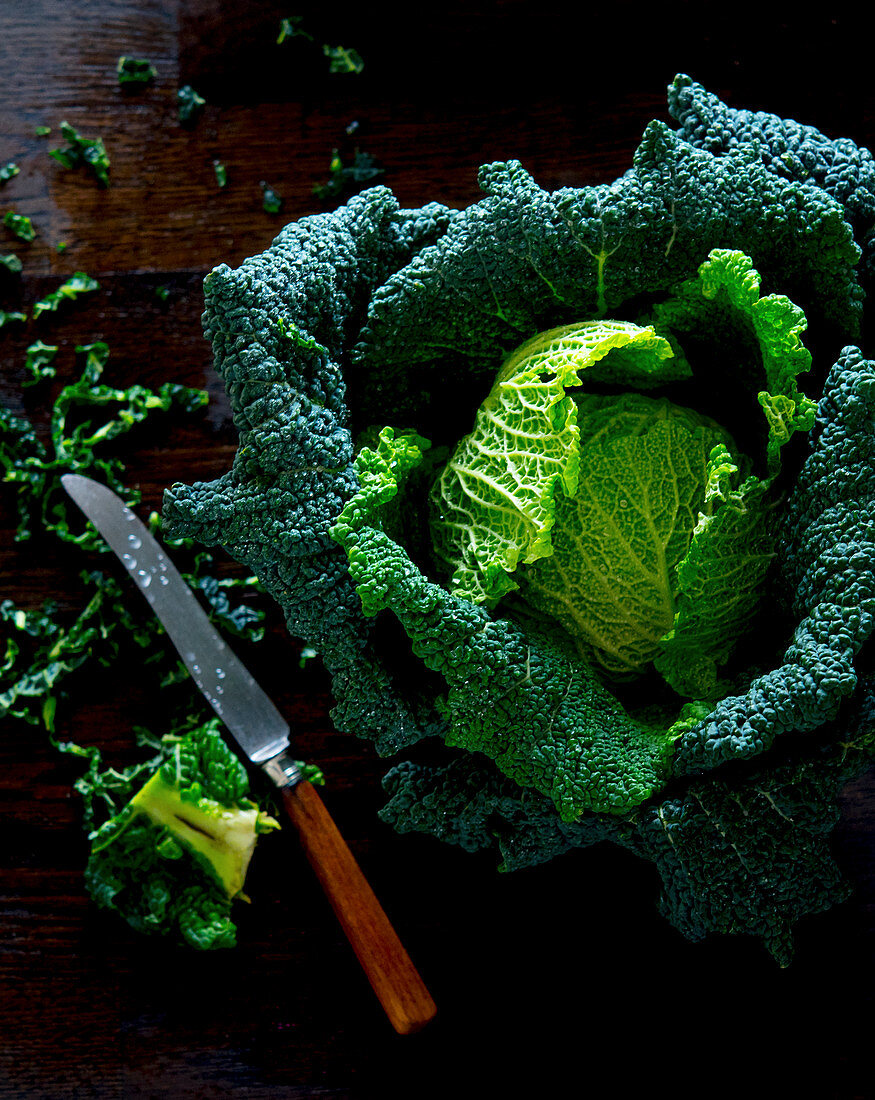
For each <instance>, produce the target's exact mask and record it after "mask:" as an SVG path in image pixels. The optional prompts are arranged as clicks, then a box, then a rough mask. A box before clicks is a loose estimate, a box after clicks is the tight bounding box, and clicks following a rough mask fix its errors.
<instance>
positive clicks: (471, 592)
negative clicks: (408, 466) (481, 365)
mask: <svg viewBox="0 0 875 1100" xmlns="http://www.w3.org/2000/svg"><path fill="white" fill-rule="evenodd" d="M687 370H688V368H687V367H686V364H685V363H681V364H678V363H676V362H674V361H673V360H672V350H671V347H670V345H669V343H668V341H667V340H665V339H664V338H663V337H660V336H657V335H656V334H655V333H654V331H653V329H652V328H641V327H640V326H638V325H633V324H630V323H628V322H623V321H585V322H583V323H581V324H577V325H568V326H565V327H563V328H559V329H551V330H550V331H549V332H545V333H541V334H539V335H538V336H536V337H534V338H533V339H532V340H529V341H528V342H527V343H525V344H523V345H522V347H520V348H518V349H517V350H516V351H515V352H514V353H513V354H512V355H511V356H510V357H509V358H508V359H507V360H506V362H505V363H504V365H503V367H502V369H501V371H500V372H499V375H498V378H497V379H496V382H495V385H494V387H493V389H492V392H491V393H490V394H489V396H488V397H487V399H486V400H485V401H484V403H483V404H482V405H481V407H480V409H479V410H478V412H477V416H476V420H475V424H474V430H473V431H472V432H471V434H470V435H468V436H466V437H465V438H464V439H463V440H462V441H461V442H460V444H459V445H458V447H457V448H456V450H455V452H454V454H453V457H452V459H451V460H450V462H449V463H448V464H447V466H446V467H445V468H444V470H443V473H442V475H441V477H440V479H439V481H438V482H437V483H436V485H435V487H434V491H433V493H432V498H431V510H432V532H433V538H434V544H435V550H436V553H437V555H438V557H439V558H442V559H443V560H444V561H445V562H446V563H447V564H448V565H450V566H451V567H452V568H453V570H454V572H453V576H452V582H451V583H452V587H453V591H454V592H455V593H456V595H460V596H464V597H466V598H468V599H472V600H474V601H476V602H482V601H484V600H496V599H498V598H499V597H501V596H503V595H504V594H505V593H507V592H509V591H511V590H512V589H514V588H516V587H517V583H516V581H515V580H514V579H513V578H512V577H511V576H510V574H512V573H513V572H514V570H515V569H516V568H517V566H518V565H519V564H520V563H522V562H532V561H535V560H537V559H538V558H541V557H544V556H546V555H549V554H550V553H551V552H552V541H551V532H552V529H553V525H554V520H555V504H554V496H555V494H556V492H557V490H561V491H563V492H564V493H566V494H568V495H572V494H573V493H574V491H575V489H576V486H577V481H578V465H579V435H580V433H579V430H578V425H577V406H576V405H575V402H574V400H573V398H572V397H571V396H569V395H568V394H567V393H566V390H567V389H569V388H575V387H578V386H580V385H581V384H582V383H583V380H584V377H585V378H586V380H587V381H594V382H595V381H599V382H604V381H613V380H614V379H616V378H619V377H623V378H624V379H625V380H626V381H627V382H628V381H631V380H634V382H635V384H638V385H657V384H661V383H663V382H665V381H669V380H672V379H674V378H676V377H678V376H679V375H681V376H682V375H684V374H685V373H686V371H687ZM584 372H585V376H584Z"/></svg>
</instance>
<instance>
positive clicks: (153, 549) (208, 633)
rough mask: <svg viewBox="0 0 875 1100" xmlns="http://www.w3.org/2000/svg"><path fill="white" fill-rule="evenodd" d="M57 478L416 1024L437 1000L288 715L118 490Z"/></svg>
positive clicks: (400, 1014) (377, 980)
mask: <svg viewBox="0 0 875 1100" xmlns="http://www.w3.org/2000/svg"><path fill="white" fill-rule="evenodd" d="M61 482H62V484H63V486H64V488H65V489H66V490H67V492H68V493H69V494H70V496H71V497H72V498H73V500H74V501H75V502H76V504H78V505H79V507H80V508H81V509H82V511H83V512H84V513H85V515H86V516H87V517H88V519H90V520H91V522H92V523H93V524H94V526H95V527H96V528H97V530H98V531H99V532H100V534H101V535H102V536H103V538H104V539H105V540H106V541H107V543H108V544H109V546H110V547H111V548H112V550H114V551H115V553H116V554H117V556H118V557H119V558H120V559H121V561H122V562H123V564H124V565H125V566H126V567H127V570H128V573H129V574H130V576H131V577H132V579H133V580H134V582H135V583H136V585H137V587H138V588H139V590H140V591H141V592H142V594H143V595H144V596H145V597H146V599H147V600H148V602H149V604H150V605H151V607H152V610H153V611H154V612H155V614H156V615H157V616H158V618H159V619H160V621H161V623H162V625H163V626H164V629H165V630H166V631H167V635H168V637H169V638H170V640H171V641H172V642H173V644H174V645H175V646H176V648H177V650H178V651H179V655H180V656H181V657H182V660H183V661H184V663H185V666H186V668H187V669H188V671H189V672H190V673H191V675H192V677H193V678H194V682H195V683H196V684H197V686H198V687H199V688H200V690H201V691H202V692H203V694H204V696H205V697H206V699H207V701H208V702H209V704H210V705H211V706H212V708H213V710H214V711H215V712H216V714H217V715H218V716H219V717H220V718H221V719H222V721H223V722H224V724H225V725H226V726H227V728H228V730H229V731H230V733H231V734H232V735H233V737H234V739H235V740H236V742H237V745H238V746H239V748H240V749H241V750H242V752H243V753H244V754H245V755H246V756H247V757H248V758H249V760H250V761H251V762H252V763H253V764H257V765H259V766H260V767H261V768H262V769H263V770H264V771H265V772H266V773H267V775H268V776H269V777H270V779H271V780H272V781H273V782H274V783H275V784H276V786H277V787H279V788H280V791H281V794H282V799H283V803H284V805H285V809H286V811H287V812H288V815H289V817H290V818H291V820H292V822H293V824H294V826H295V828H296V829H297V831H298V835H299V837H300V839H301V844H302V846H303V849H304V853H305V855H306V856H307V859H308V860H309V862H310V865H311V867H312V868H313V870H314V871H315V872H316V877H317V878H318V879H319V882H320V884H321V886H322V889H323V890H324V891H325V894H326V896H327V898H328V900H329V902H330V903H331V907H332V908H333V909H334V912H335V914H336V916H337V918H338V920H339V921H340V924H341V927H342V928H343V931H344V932H345V934H346V937H347V939H348V940H349V942H350V944H351V945H352V948H353V950H354V951H355V953H356V955H357V956H358V960H359V962H360V963H361V965H362V968H363V970H364V972H365V974H366V975H367V978H368V981H369V982H370V983H371V986H372V987H373V990H374V992H375V993H376V995H377V997H378V998H379V1001H380V1003H381V1005H382V1006H383V1009H384V1011H385V1013H386V1015H387V1016H388V1018H389V1022H390V1023H391V1024H392V1026H393V1027H394V1028H395V1030H396V1031H397V1032H399V1033H400V1034H402V1035H406V1034H410V1033H412V1032H414V1031H418V1030H419V1029H420V1028H421V1027H423V1026H424V1025H425V1024H427V1023H428V1021H429V1020H431V1019H432V1017H433V1016H434V1015H435V1012H436V1011H437V1009H436V1007H435V1003H434V1001H433V1000H432V998H431V995H430V994H429V992H428V989H427V988H426V987H425V984H424V983H423V981H422V978H421V977H420V976H419V974H418V972H417V970H416V968H415V967H414V965H413V963H412V962H411V960H410V957H409V956H408V954H407V952H406V950H405V949H404V947H403V945H402V943H401V941H400V940H399V938H398V935H397V933H396V932H395V929H394V928H393V927H392V925H391V924H390V922H389V919H388V917H387V916H386V914H385V913H384V912H383V909H382V907H381V905H380V903H379V901H378V900H377V898H376V896H375V894H374V892H373V890H372V889H371V887H370V885H369V884H368V882H367V880H366V879H365V877H364V875H363V873H362V871H361V868H360V867H359V865H358V864H357V863H356V860H355V857H354V856H353V854H352V852H350V850H349V848H348V847H347V844H346V842H345V841H344V839H343V837H342V836H341V835H340V831H339V830H338V828H337V826H336V825H335V823H334V821H333V820H332V819H331V816H330V815H329V813H328V811H327V809H326V808H325V806H324V804H323V802H322V799H321V798H320V797H319V795H318V793H317V792H316V788H315V787H314V786H313V785H312V784H311V783H309V782H307V780H305V779H304V778H303V777H302V774H301V770H300V767H299V766H298V764H297V763H296V761H295V760H294V759H293V757H292V756H291V754H290V750H289V726H288V723H287V722H286V721H285V719H284V718H283V717H282V715H281V714H280V712H279V711H278V710H277V709H276V707H275V706H274V705H273V703H272V702H271V701H270V699H269V698H268V697H267V695H266V694H265V693H264V691H263V690H262V689H261V688H260V687H259V686H258V684H257V683H256V682H255V679H254V678H253V676H252V675H251V674H250V673H249V672H248V671H247V670H246V668H245V667H244V666H243V664H242V663H241V662H240V661H239V660H238V658H237V657H236V656H235V655H234V654H233V653H232V652H231V650H230V649H229V648H228V646H227V644H226V643H225V642H224V641H223V640H222V638H221V636H220V635H219V633H218V632H217V631H216V629H215V628H214V627H213V625H212V623H211V622H210V620H209V618H208V617H207V614H206V612H205V611H204V610H203V608H202V607H201V605H200V604H199V603H198V601H197V598H196V597H195V595H194V592H193V591H192V590H191V588H190V587H189V586H188V584H186V582H185V581H184V580H183V578H182V577H181V576H180V574H179V571H178V570H177V569H176V567H175V566H174V564H173V562H171V561H170V559H169V558H168V557H167V555H166V554H165V553H164V551H163V550H162V549H161V547H160V546H159V544H158V542H157V541H156V540H155V538H153V536H152V534H151V533H150V532H149V531H148V529H147V528H146V527H145V526H144V524H143V523H141V522H140V520H139V519H138V518H137V517H136V516H135V515H134V513H133V512H132V511H131V509H130V508H128V506H127V505H126V504H125V503H124V502H123V501H122V500H121V498H120V497H118V496H116V494H115V493H114V492H112V490H111V489H107V487H106V486H105V485H101V484H100V483H99V482H97V481H92V480H91V478H87V477H82V476H81V475H80V474H64V476H63V477H62V478H61Z"/></svg>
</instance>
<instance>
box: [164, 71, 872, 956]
mask: <svg viewBox="0 0 875 1100" xmlns="http://www.w3.org/2000/svg"><path fill="white" fill-rule="evenodd" d="M669 108H670V111H671V113H672V115H673V116H674V117H675V119H676V120H677V121H678V123H679V129H678V130H672V129H671V127H670V126H668V125H666V124H665V123H663V122H658V121H657V122H653V123H651V124H650V125H649V126H648V127H647V129H646V131H645V133H644V136H643V139H642V142H641V145H640V147H639V149H638V151H637V153H636V154H635V157H634V162H633V165H632V166H631V168H630V169H629V171H628V172H626V173H625V175H623V176H622V177H620V178H619V179H618V180H617V181H616V182H614V183H613V184H611V185H607V186H597V187H583V188H563V189H561V190H559V191H556V192H553V193H548V192H545V191H543V190H542V189H541V188H539V187H538V185H537V184H536V183H535V181H534V180H533V179H532V178H531V176H530V175H529V174H528V173H527V172H526V171H525V170H524V169H523V167H522V165H520V164H519V163H517V162H513V161H511V162H508V163H504V164H492V165H488V166H486V167H485V168H483V169H482V170H481V174H480V182H481V185H482V187H483V189H484V191H485V197H484V198H483V199H482V200H481V201H480V202H478V203H475V204H474V205H473V206H471V207H469V208H467V209H465V210H462V211H453V210H449V209H447V208H446V207H443V206H441V205H440V204H436V203H432V204H429V205H427V206H425V207H423V208H421V209H417V210H405V209H401V208H399V206H398V203H397V202H396V200H395V198H394V196H393V195H392V193H391V192H390V191H389V190H388V189H387V188H384V187H374V188H371V189H370V190H368V191H365V192H363V193H362V194H360V195H358V196H356V197H354V198H352V199H351V200H350V201H349V202H348V203H347V204H346V205H345V206H343V207H341V208H340V209H338V210H337V211H335V212H333V213H331V214H322V215H317V216H312V217H308V218H303V219H301V220H300V221H298V222H295V223H293V224H291V225H289V226H287V227H286V228H285V229H284V230H283V231H282V232H281V233H280V235H279V236H278V237H277V239H276V240H275V241H274V243H273V244H272V245H271V246H270V248H269V249H267V250H266V251H265V252H264V253H263V254H261V255H260V256H256V257H253V258H251V259H249V260H247V261H245V262H244V263H243V264H242V265H241V266H240V267H239V268H237V269H236V270H231V269H230V268H228V267H227V266H225V265H221V266H219V267H217V268H216V269H215V270H214V271H213V272H212V273H211V274H210V275H209V276H208V277H207V279H206V283H205V293H206V313H205V315H204V317H205V331H206V334H207V336H208V338H209V339H210V340H211V341H212V345H213V349H214V354H215V362H216V368H217V370H218V371H219V373H220V374H221V376H222V378H223V380H224V384H225V386H226V389H227V392H228V394H229V397H230V400H231V403H232V408H233V411H234V416H235V422H236V425H237V428H238V431H239V434H240V446H239V449H238V451H237V455H236V458H235V461H234V464H233V467H232V469H231V470H229V471H228V472H227V473H226V474H225V475H224V476H223V477H221V478H219V479H218V480H217V481H214V482H212V483H209V484H196V485H192V486H182V485H176V486H174V487H173V488H172V489H171V490H168V492H167V494H166V499H165V518H166V521H167V523H168V525H169V526H170V528H171V530H172V533H173V534H175V535H185V536H189V537H195V538H197V539H199V540H201V541H203V542H205V543H208V544H218V545H222V546H224V547H225V548H226V549H227V550H228V551H229V552H230V553H231V554H232V555H233V556H235V557H236V558H237V559H239V560H240V561H242V562H244V563H246V565H247V566H248V567H249V568H250V569H251V570H252V571H253V572H255V573H257V575H258V576H259V577H260V579H261V581H262V582H263V583H264V584H265V586H266V587H267V588H268V590H269V591H271V592H272V593H273V595H274V596H275V597H276V598H277V599H278V600H279V602H280V603H281V604H282V606H283V608H284V611H285V614H286V618H287V622H288V626H289V630H290V631H291V632H292V633H293V634H294V635H296V636H298V637H300V638H303V639H305V640H306V642H307V643H308V645H310V646H311V647H313V648H314V649H316V650H318V652H319V653H320V654H321V655H322V657H323V659H324V661H325V663H326V665H327V667H328V668H329V670H330V671H331V673H332V675H333V686H334V694H335V698H336V707H335V709H334V712H333V717H334V720H335V723H336V725H337V726H338V728H339V729H341V730H345V731H348V732H350V733H355V734H357V735H359V736H366V737H370V738H371V739H373V741H374V742H375V744H376V746H377V749H378V751H379V752H380V753H381V754H384V755H391V754H396V753H403V754H404V757H403V758H402V759H401V760H400V762H398V763H396V765H395V766H394V767H393V768H392V770H391V771H390V772H389V774H388V775H387V777H386V781H385V783H386V788H387V791H388V792H389V795H390V800H389V803H388V805H387V806H386V808H385V809H384V811H383V815H384V816H385V818H386V819H387V820H389V821H391V822H392V823H393V824H394V825H395V826H396V827H397V828H398V829H400V830H421V831H427V832H431V833H433V834H435V835H436V836H438V837H440V838H441V839H444V840H446V841H449V842H452V843H456V844H460V845H462V846H463V847H464V848H466V849H469V850H474V849H479V848H488V847H494V848H496V849H497V850H498V852H499V853H500V858H501V865H502V866H503V867H504V868H506V869H513V868H518V867H524V866H528V865H532V864H534V863H538V862H542V861H544V860H547V859H550V858H552V857H554V856H556V855H558V854H560V853H562V852H564V851H567V850H568V849H570V848H572V847H582V846H586V845H589V844H592V843H595V842H597V841H602V840H611V841H613V842H615V843H617V844H619V845H622V846H624V847H626V848H629V849H631V850H632V851H634V852H636V853H637V854H638V855H640V856H641V857H642V858H645V859H648V860H651V861H653V862H654V864H655V866H656V868H657V870H658V873H659V876H660V878H661V882H662V887H663V895H662V900H661V903H660V904H661V909H662V911H663V912H664V913H665V914H666V916H667V917H668V918H669V919H670V920H671V921H672V922H673V923H674V924H675V925H676V926H677V927H678V928H680V929H681V930H682V931H683V932H684V934H685V935H687V936H689V937H690V938H693V939H696V938H700V937H701V936H703V935H705V934H707V933H709V932H714V931H721V932H732V933H747V934H754V935H757V936H760V937H762V938H763V939H764V941H765V942H766V944H767V946H768V947H769V949H770V950H771V951H772V953H773V954H774V955H775V956H776V957H777V958H778V959H779V960H780V961H781V962H786V961H788V960H789V958H790V954H791V926H792V925H793V923H794V922H795V921H796V920H797V919H798V918H799V917H800V916H802V915H804V914H806V913H811V912H817V911H819V910H823V909H825V908H828V907H829V906H830V905H831V904H833V903H834V902H835V901H837V900H839V899H841V898H842V897H844V896H845V895H846V892H847V884H846V883H845V882H844V880H843V879H842V876H841V873H840V871H839V869H838V867H837V866H836V865H835V862H834V861H833V859H832V857H831V855H830V853H829V833H830V831H831V829H832V827H833V825H834V823H835V820H836V817H837V809H836V797H837V793H838V791H839V790H840V788H841V786H842V784H843V783H844V782H845V781H846V780H847V779H848V778H849V777H850V776H852V775H854V774H858V773H859V772H860V771H861V770H863V769H864V768H866V767H868V766H869V764H870V762H871V760H872V757H873V755H875V734H873V723H872V713H873V706H875V695H873V686H875V681H873V679H872V675H871V673H870V671H869V665H868V658H867V649H866V642H867V640H868V638H869V635H870V633H871V631H872V627H873V612H875V518H873V516H875V511H873V507H872V504H873V502H872V496H873V492H875V479H873V476H872V471H873V469H875V364H873V363H872V362H870V361H868V360H867V359H866V358H865V356H864V354H863V351H862V350H861V347H860V346H859V345H860V343H861V341H862V336H861V321H862V314H863V304H864V299H865V294H866V290H867V285H868V280H869V278H870V274H871V269H872V264H871V262H870V255H869V252H870V249H871V242H872V241H873V240H875V169H873V161H872V157H871V155H870V154H869V153H868V152H867V151H866V150H864V149H860V148H858V147H857V146H855V145H854V144H853V143H852V142H850V141H847V140H839V141H831V140H829V139H827V138H826V137H824V136H823V135H822V134H820V133H819V132H818V131H816V130H814V129H813V128H811V127H806V126H800V125H799V124H797V123H795V122H792V121H786V120H782V119H778V118H776V117H775V116H771V115H765V114H761V113H756V114H755V113H751V112H747V111H736V110H733V109H730V108H728V107H726V106H724V105H723V104H722V103H720V102H719V101H718V100H717V99H716V98H715V97H713V96H712V95H710V94H709V93H707V92H706V91H705V90H704V89H702V88H701V87H700V86H698V85H697V84H695V83H694V82H693V81H691V80H690V79H689V78H688V77H685V76H679V77H677V78H676V79H675V81H674V82H673V84H672V86H671V88H670V90H669ZM861 257H862V263H861V262H860V261H861ZM803 334H804V335H805V342H803ZM830 364H832V365H831V366H830ZM420 743H422V744H421V746H420ZM433 746H437V747H438V748H437V749H436V750H433Z"/></svg>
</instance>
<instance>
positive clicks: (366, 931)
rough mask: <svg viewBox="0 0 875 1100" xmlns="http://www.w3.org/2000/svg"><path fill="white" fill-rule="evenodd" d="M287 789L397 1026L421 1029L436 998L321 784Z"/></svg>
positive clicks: (402, 1030) (341, 916)
mask: <svg viewBox="0 0 875 1100" xmlns="http://www.w3.org/2000/svg"><path fill="white" fill-rule="evenodd" d="M282 795H283V802H284V803H285V807H286V810H287V811H288V814H289V817H290V818H291V819H292V821H293V822H294V825H295V827H296V829H297V830H298V833H299V835H300V837H301V843H302V845H303V847H304V852H305V854H306V856H307V859H308V860H309V861H310V866H311V867H312V868H313V870H314V871H315V872H316V876H317V878H318V879H319V882H320V883H321V884H322V889H323V890H324V891H325V894H326V896H327V898H328V900H329V901H330V902H331V907H332V909H333V910H334V912H335V914H336V915H337V919H338V920H339V921H340V924H341V926H342V928H343V931H344V932H345V933H346V936H347V939H348V940H349V942H350V943H351V944H352V947H353V950H354V951H355V953H356V955H357V956H358V960H359V962H360V963H361V965H362V968H363V970H364V972H365V974H366V975H367V977H368V981H369V982H370V983H371V985H372V987H373V989H374V992H375V993H376V994H377V997H378V998H379V1000H380V1004H382V1006H383V1008H384V1010H385V1012H386V1015H387V1016H388V1017H389V1021H390V1023H391V1024H392V1027H394V1028H395V1030H396V1031H397V1032H398V1033H399V1034H401V1035H409V1034H411V1033H412V1032H414V1031H419V1029H420V1028H421V1027H424V1026H425V1024H427V1023H428V1022H429V1020H431V1019H432V1017H433V1016H434V1014H435V1012H436V1011H437V1008H436V1007H435V1003H434V1001H433V1000H432V998H431V995H430V993H429V992H428V990H427V989H426V987H425V984H424V983H423V980H422V978H421V977H420V976H419V974H418V972H417V970H416V968H415V967H414V965H413V963H412V962H411V961H410V957H409V955H408V954H407V952H406V951H405V950H404V947H403V945H402V943H401V941H400V940H399V939H398V934H397V933H396V931H395V929H394V928H393V927H392V925H391V924H390V923H389V918H388V917H387V916H386V914H385V913H384V912H383V909H382V907H381V905H380V903H379V901H377V897H376V895H375V894H374V891H373V890H372V889H371V887H370V885H369V884H368V881H367V879H366V878H365V876H364V875H363V874H362V871H361V868H360V867H359V865H358V864H357V863H356V861H355V857H354V856H353V854H352V852H351V851H350V850H349V848H348V847H347V844H346V841H345V840H344V839H343V837H342V836H341V835H340V830H339V829H338V828H337V826H336V825H335V824H334V821H333V820H332V818H331V815H330V814H329V813H328V810H326V809H325V806H324V804H323V802H322V799H321V798H320V797H319V795H318V793H317V791H316V788H315V787H314V786H313V785H312V784H311V783H308V782H307V781H306V780H302V781H301V782H299V783H296V784H295V785H294V786H292V787H284V788H283V791H282Z"/></svg>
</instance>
